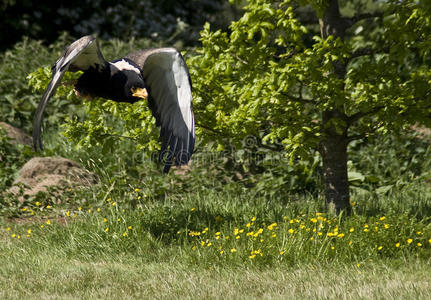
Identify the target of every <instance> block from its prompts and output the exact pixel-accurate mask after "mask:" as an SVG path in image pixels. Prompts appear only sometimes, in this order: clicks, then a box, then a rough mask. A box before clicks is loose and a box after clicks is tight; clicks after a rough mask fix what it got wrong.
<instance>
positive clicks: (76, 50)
mask: <svg viewBox="0 0 431 300" xmlns="http://www.w3.org/2000/svg"><path fill="white" fill-rule="evenodd" d="M79 70H81V71H83V72H84V73H83V74H82V75H81V77H79V79H78V81H77V83H76V84H75V93H76V94H77V96H80V97H84V98H87V97H88V98H93V97H101V98H105V99H111V100H114V101H117V102H129V103H134V102H136V101H139V100H140V99H142V98H147V99H148V104H149V107H150V109H151V110H152V113H153V116H154V117H155V118H156V125H157V126H161V131H160V137H161V142H162V147H161V151H160V154H159V161H164V162H165V166H164V169H163V171H164V172H166V173H167V172H168V171H169V169H170V167H171V166H172V164H175V165H184V164H186V163H187V162H188V161H189V160H190V157H191V155H192V153H193V148H194V142H195V128H194V127H195V123H194V116H193V111H192V92H191V81H190V75H189V72H188V69H187V66H186V63H185V61H184V59H183V58H182V56H181V54H180V53H179V52H178V51H177V50H176V49H174V48H157V49H148V50H141V51H137V52H133V53H131V54H129V55H127V56H126V57H124V58H122V59H118V60H115V61H112V62H107V61H105V59H104V58H103V55H102V53H101V52H100V49H99V47H98V44H97V41H96V39H95V38H93V37H92V36H85V37H82V38H80V39H79V40H77V41H75V42H73V43H72V44H71V45H70V46H69V47H67V49H66V51H65V53H64V55H63V56H62V57H60V58H59V59H58V60H57V62H56V63H55V64H54V66H53V67H52V80H51V82H50V83H49V84H48V86H47V88H46V91H45V93H44V95H43V97H42V101H41V102H40V104H39V106H38V108H37V110H36V115H35V118H34V124H33V145H34V148H35V150H37V149H38V147H39V148H40V149H42V140H41V124H42V117H43V111H44V109H45V107H46V104H47V103H48V100H49V98H50V97H51V96H52V95H53V94H54V93H55V91H56V89H57V87H58V86H59V84H60V83H61V79H62V78H63V76H64V74H65V72H66V71H71V72H76V71H79ZM147 92H148V93H147ZM147 96H148V97H147Z"/></svg>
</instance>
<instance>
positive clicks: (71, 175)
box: [9, 157, 98, 196]
mask: <svg viewBox="0 0 431 300" xmlns="http://www.w3.org/2000/svg"><path fill="white" fill-rule="evenodd" d="M97 182H98V177H97V175H96V174H94V173H91V172H89V171H87V170H86V169H84V168H83V167H82V166H81V165H80V164H78V163H77V162H74V161H72V160H70V159H66V158H62V157H34V158H32V159H31V160H29V161H28V162H27V163H26V164H25V165H24V166H23V167H22V168H21V170H20V171H19V177H18V178H17V179H16V180H15V182H14V184H20V183H21V184H23V185H24V186H25V187H26V188H25V191H24V195H29V196H34V195H36V194H37V193H38V192H41V191H42V192H46V191H47V188H48V187H56V188H57V189H56V193H58V194H61V190H62V189H65V188H72V187H73V188H76V187H80V186H91V185H94V184H96V183H97ZM9 192H12V193H13V194H17V193H18V192H19V187H18V186H13V187H12V188H11V189H9Z"/></svg>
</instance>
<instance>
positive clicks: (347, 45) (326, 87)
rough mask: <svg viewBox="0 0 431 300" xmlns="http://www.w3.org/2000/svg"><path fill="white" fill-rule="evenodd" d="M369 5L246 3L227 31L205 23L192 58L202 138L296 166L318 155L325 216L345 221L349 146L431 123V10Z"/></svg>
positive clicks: (329, 0) (410, 1) (422, 4)
mask: <svg viewBox="0 0 431 300" xmlns="http://www.w3.org/2000/svg"><path fill="white" fill-rule="evenodd" d="M369 4H370V3H369V2H365V1H341V0H340V1H339V0H312V1H304V0H303V1H293V0H283V1H271V0H249V1H248V4H247V5H246V6H245V8H244V9H245V11H244V14H243V16H242V17H241V18H240V19H239V20H238V21H236V22H232V24H231V25H230V28H229V31H228V32H223V31H221V30H217V31H212V30H211V28H210V25H209V24H206V25H205V26H204V30H203V31H202V32H201V41H202V48H200V49H198V50H197V53H196V55H195V56H193V57H192V58H191V59H189V64H190V66H191V76H192V80H193V84H194V91H195V96H196V97H195V111H196V119H197V122H198V124H199V125H200V132H199V133H200V137H201V139H205V140H214V139H216V140H217V141H218V144H219V149H221V148H222V147H223V146H224V145H226V144H227V142H226V141H228V140H233V141H235V142H236V143H237V145H238V146H240V147H241V143H240V141H241V140H243V139H244V138H246V137H247V136H249V135H254V136H256V137H259V139H258V140H259V142H260V143H261V144H262V145H263V146H267V147H271V146H272V145H277V144H280V143H281V144H282V145H283V147H284V150H285V151H286V155H287V156H288V157H289V158H290V160H291V163H294V162H295V160H297V159H299V158H301V157H302V158H303V157H306V156H307V155H308V154H309V153H310V150H312V149H315V150H317V151H319V153H320V155H321V157H322V163H323V181H324V186H325V198H326V201H327V203H328V204H329V208H330V209H331V210H333V211H335V212H337V213H339V212H341V211H346V212H347V213H349V212H350V203H349V182H348V172H347V171H348V170H347V161H348V157H347V147H348V145H349V143H350V142H351V141H354V140H358V139H364V138H366V137H368V136H369V135H372V134H373V133H376V132H387V131H390V130H399V129H402V128H404V127H406V126H409V125H410V124H417V123H419V124H424V125H427V126H429V125H431V122H430V118H429V116H430V112H431V110H430V108H431V104H430V100H431V97H430V93H431V89H430V83H431V71H430V69H429V64H430V58H429V51H430V50H429V49H431V48H430V46H431V44H430V43H431V41H430V40H429V36H430V33H431V3H430V2H429V1H426V0H405V1H398V0H388V1H379V2H374V3H372V5H369ZM341 5H342V6H341ZM341 12H342V13H343V14H344V15H343V14H342V13H341ZM349 12H350V14H348V13H349ZM352 12H353V13H352ZM274 148H275V149H277V147H274Z"/></svg>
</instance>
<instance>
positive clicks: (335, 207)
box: [319, 0, 351, 214]
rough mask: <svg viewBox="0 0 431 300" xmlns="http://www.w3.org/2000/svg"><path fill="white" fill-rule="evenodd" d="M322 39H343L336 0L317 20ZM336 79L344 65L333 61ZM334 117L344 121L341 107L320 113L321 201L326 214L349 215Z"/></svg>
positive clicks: (343, 152) (341, 132)
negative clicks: (321, 133)
mask: <svg viewBox="0 0 431 300" xmlns="http://www.w3.org/2000/svg"><path fill="white" fill-rule="evenodd" d="M319 24H320V32H321V36H322V38H324V39H326V38H327V37H328V36H330V35H332V36H334V37H335V38H337V37H338V38H341V39H343V38H344V35H345V32H346V30H347V28H348V23H347V21H346V19H345V18H343V17H341V15H340V10H339V7H338V0H328V6H327V8H326V9H325V11H324V14H323V16H322V17H321V18H320V19H319ZM333 74H335V75H336V76H337V77H339V78H341V79H344V78H345V76H346V65H345V64H344V63H343V62H341V61H337V62H334V71H333ZM334 118H336V119H338V120H346V119H347V116H346V114H345V112H344V111H343V107H335V108H332V109H328V110H326V111H324V112H323V113H322V128H323V136H322V141H321V144H320V154H321V155H322V160H323V180H324V183H325V198H326V202H327V203H328V206H329V211H331V212H335V213H336V214H339V213H341V212H342V211H344V212H345V213H347V214H350V211H351V209H350V201H349V198H350V195H349V181H348V178H347V144H348V138H347V130H348V125H347V123H346V124H345V125H344V126H343V125H342V124H340V122H338V124H336V122H331V120H334Z"/></svg>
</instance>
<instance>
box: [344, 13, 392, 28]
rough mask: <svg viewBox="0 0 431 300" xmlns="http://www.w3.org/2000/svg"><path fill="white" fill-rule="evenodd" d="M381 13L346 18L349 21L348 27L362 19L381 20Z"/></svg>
mask: <svg viewBox="0 0 431 300" xmlns="http://www.w3.org/2000/svg"><path fill="white" fill-rule="evenodd" d="M383 15H384V14H383V12H382V11H376V12H372V13H358V14H355V15H354V16H353V17H351V18H348V19H349V21H350V26H352V25H353V24H355V23H357V22H359V21H362V20H364V19H371V18H381V17H383Z"/></svg>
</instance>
